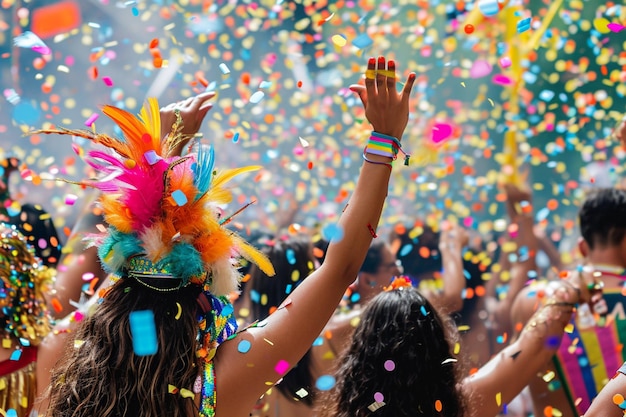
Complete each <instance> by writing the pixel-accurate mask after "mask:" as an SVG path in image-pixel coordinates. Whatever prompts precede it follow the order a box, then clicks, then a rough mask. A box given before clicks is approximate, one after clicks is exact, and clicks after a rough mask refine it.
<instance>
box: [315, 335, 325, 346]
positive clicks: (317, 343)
mask: <svg viewBox="0 0 626 417" xmlns="http://www.w3.org/2000/svg"><path fill="white" fill-rule="evenodd" d="M323 344H324V338H323V337H318V338H317V339H315V340H314V341H313V346H322V345H323Z"/></svg>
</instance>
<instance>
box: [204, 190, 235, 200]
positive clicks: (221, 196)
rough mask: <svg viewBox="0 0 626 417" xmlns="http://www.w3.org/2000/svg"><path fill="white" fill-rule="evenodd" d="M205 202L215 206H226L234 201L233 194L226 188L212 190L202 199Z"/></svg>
mask: <svg viewBox="0 0 626 417" xmlns="http://www.w3.org/2000/svg"><path fill="white" fill-rule="evenodd" d="M202 200H203V201H207V202H211V203H214V204H226V203H230V202H231V201H233V195H232V193H231V192H230V191H229V190H227V189H226V188H211V189H210V190H209V191H208V192H207V193H206V194H205V195H204V197H203V198H202Z"/></svg>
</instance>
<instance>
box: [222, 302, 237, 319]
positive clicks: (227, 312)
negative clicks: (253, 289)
mask: <svg viewBox="0 0 626 417" xmlns="http://www.w3.org/2000/svg"><path fill="white" fill-rule="evenodd" d="M234 311H235V309H234V308H233V306H232V304H228V305H226V306H224V308H223V309H222V312H221V313H220V315H221V316H222V317H228V316H230V315H231V314H233V312H234Z"/></svg>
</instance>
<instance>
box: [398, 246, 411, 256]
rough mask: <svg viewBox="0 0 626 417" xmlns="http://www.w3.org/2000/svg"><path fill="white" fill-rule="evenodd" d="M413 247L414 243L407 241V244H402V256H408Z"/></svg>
mask: <svg viewBox="0 0 626 417" xmlns="http://www.w3.org/2000/svg"><path fill="white" fill-rule="evenodd" d="M412 249H413V245H411V244H410V243H407V244H406V245H404V246H402V249H400V256H401V257H402V256H407V255H408V254H409V253H411V250H412Z"/></svg>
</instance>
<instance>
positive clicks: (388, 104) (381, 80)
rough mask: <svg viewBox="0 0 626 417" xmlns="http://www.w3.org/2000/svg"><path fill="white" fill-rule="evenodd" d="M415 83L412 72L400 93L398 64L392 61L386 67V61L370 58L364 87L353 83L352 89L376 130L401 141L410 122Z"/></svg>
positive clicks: (381, 58)
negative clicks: (410, 97)
mask: <svg viewBox="0 0 626 417" xmlns="http://www.w3.org/2000/svg"><path fill="white" fill-rule="evenodd" d="M414 82H415V73H413V72H412V73H410V74H409V77H408V78H407V81H406V83H405V84H404V88H403V89H402V91H401V92H400V93H398V91H397V90H396V64H395V62H394V61H393V60H389V62H388V63H387V64H386V65H385V58H384V57H382V56H380V57H378V62H377V61H376V59H375V58H370V59H369V61H368V63H367V71H366V72H365V86H362V85H359V84H353V85H351V86H350V90H352V91H353V92H355V93H357V94H358V95H359V97H360V98H361V101H362V102H363V107H364V108H365V116H366V117H367V120H369V122H370V123H371V124H372V128H373V129H374V131H376V132H378V133H382V134H384V135H389V136H393V137H395V138H397V139H401V138H402V133H403V132H404V129H405V128H406V125H407V123H408V121H409V95H410V94H411V89H412V88H413V83H414Z"/></svg>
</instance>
